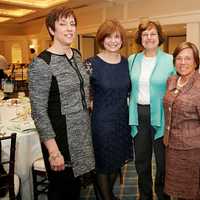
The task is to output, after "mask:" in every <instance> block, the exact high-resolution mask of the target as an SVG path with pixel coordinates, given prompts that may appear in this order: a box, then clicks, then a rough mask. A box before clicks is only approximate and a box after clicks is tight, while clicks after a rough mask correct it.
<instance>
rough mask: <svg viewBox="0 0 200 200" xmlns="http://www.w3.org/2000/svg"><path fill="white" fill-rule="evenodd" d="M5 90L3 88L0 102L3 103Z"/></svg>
mask: <svg viewBox="0 0 200 200" xmlns="http://www.w3.org/2000/svg"><path fill="white" fill-rule="evenodd" d="M4 97H5V96H4V92H3V91H2V90H0V102H1V103H2V101H3V99H4Z"/></svg>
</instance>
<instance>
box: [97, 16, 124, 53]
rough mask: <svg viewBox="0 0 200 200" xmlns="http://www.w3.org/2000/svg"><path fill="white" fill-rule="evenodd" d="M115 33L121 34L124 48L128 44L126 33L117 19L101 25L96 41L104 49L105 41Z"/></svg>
mask: <svg viewBox="0 0 200 200" xmlns="http://www.w3.org/2000/svg"><path fill="white" fill-rule="evenodd" d="M114 32H119V33H120V36H121V40H122V46H121V48H122V47H123V46H125V44H126V31H125V29H124V28H123V26H122V25H121V24H120V23H119V21H117V20H115V19H109V20H106V21H105V22H104V23H103V24H101V25H100V27H99V29H98V30H97V34H96V40H97V43H98V45H99V47H100V48H101V49H104V39H105V38H106V37H108V36H110V35H111V34H112V33H114Z"/></svg>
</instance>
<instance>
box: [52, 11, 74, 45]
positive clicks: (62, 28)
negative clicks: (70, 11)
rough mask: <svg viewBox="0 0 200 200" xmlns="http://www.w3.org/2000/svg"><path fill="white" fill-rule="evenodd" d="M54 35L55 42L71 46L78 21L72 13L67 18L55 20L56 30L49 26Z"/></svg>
mask: <svg viewBox="0 0 200 200" xmlns="http://www.w3.org/2000/svg"><path fill="white" fill-rule="evenodd" d="M49 31H50V33H51V34H52V35H53V40H54V42H57V43H59V44H61V45H63V46H70V45H71V44H72V42H73V39H74V37H75V33H76V21H75V19H74V17H73V16H72V15H70V16H68V17H67V18H65V17H62V18H59V19H58V20H57V21H55V31H53V30H52V29H51V28H49Z"/></svg>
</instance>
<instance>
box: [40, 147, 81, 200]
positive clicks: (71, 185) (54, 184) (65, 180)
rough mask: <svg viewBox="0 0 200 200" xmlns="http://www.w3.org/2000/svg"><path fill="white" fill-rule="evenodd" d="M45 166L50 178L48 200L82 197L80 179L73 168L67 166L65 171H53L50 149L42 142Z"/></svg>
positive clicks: (73, 199)
mask: <svg viewBox="0 0 200 200" xmlns="http://www.w3.org/2000/svg"><path fill="white" fill-rule="evenodd" d="M42 152H43V156H44V161H45V166H46V170H47V174H48V179H49V187H48V200H63V199H69V200H79V199H80V189H81V184H80V179H79V178H75V177H74V173H73V170H72V168H70V167H66V168H65V170H63V171H59V172H56V171H53V170H51V168H50V164H49V161H48V151H47V149H46V147H45V146H44V144H42Z"/></svg>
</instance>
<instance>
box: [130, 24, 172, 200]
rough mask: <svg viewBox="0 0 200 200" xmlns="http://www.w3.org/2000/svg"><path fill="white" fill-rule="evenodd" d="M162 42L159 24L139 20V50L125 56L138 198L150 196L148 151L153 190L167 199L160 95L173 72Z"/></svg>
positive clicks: (137, 34)
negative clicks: (128, 80) (128, 78)
mask: <svg viewBox="0 0 200 200" xmlns="http://www.w3.org/2000/svg"><path fill="white" fill-rule="evenodd" d="M163 42H164V38H163V34H162V29H161V26H160V24H158V23H157V22H153V21H148V22H147V23H145V24H140V25H139V27H138V31H137V33H136V43H137V44H139V45H141V46H142V47H143V51H142V52H141V53H138V54H133V55H131V56H130V57H129V73H130V78H131V84H132V90H131V95H130V105H129V124H130V125H131V135H132V137H133V139H134V148H135V166H136V171H137V174H138V186H139V194H140V198H139V199H140V200H152V199H153V192H152V191H153V190H152V185H153V181H152V163H151V161H152V152H153V150H154V155H155V161H156V178H155V192H156V195H157V197H158V199H159V200H164V199H168V198H169V197H168V196H167V195H165V194H164V193H163V187H164V173H165V169H164V167H165V163H164V160H165V158H164V154H165V153H164V145H163V142H162V139H163V133H164V131H163V130H164V112H163V96H164V95H165V91H166V81H167V79H168V77H169V76H170V75H172V74H174V73H175V70H174V67H173V61H172V56H171V55H169V54H167V53H164V52H163V51H162V50H161V49H160V48H159V46H160V45H161V44H162V43H163Z"/></svg>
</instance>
